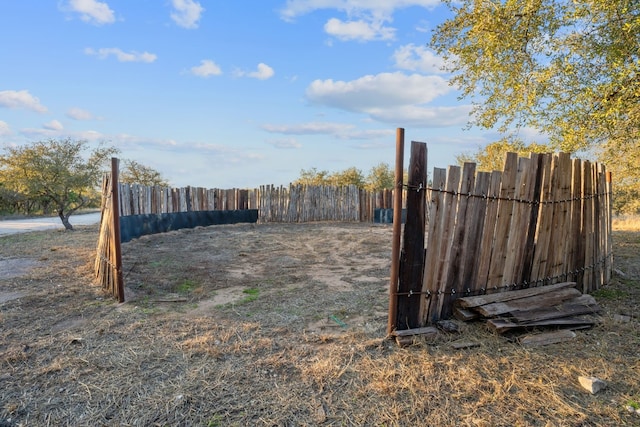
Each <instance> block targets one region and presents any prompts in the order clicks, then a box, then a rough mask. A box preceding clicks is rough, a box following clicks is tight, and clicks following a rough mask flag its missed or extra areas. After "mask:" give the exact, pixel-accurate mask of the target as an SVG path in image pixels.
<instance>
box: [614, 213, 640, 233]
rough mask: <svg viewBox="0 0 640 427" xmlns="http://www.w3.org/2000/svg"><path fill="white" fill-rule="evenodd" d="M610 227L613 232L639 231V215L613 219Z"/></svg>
mask: <svg viewBox="0 0 640 427" xmlns="http://www.w3.org/2000/svg"><path fill="white" fill-rule="evenodd" d="M611 225H612V228H613V230H614V231H640V215H628V216H619V217H614V218H613V221H612V223H611Z"/></svg>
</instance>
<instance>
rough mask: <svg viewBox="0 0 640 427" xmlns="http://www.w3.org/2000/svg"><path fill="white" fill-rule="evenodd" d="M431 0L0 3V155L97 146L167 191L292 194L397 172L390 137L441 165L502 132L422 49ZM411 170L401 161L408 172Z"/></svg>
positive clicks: (437, 16)
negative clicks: (477, 114) (22, 149)
mask: <svg viewBox="0 0 640 427" xmlns="http://www.w3.org/2000/svg"><path fill="white" fill-rule="evenodd" d="M446 13H447V10H446V8H444V7H443V6H441V5H440V3H439V1H437V0H254V1H247V0H244V1H242V0H225V1H223V0H199V1H196V0H103V1H99V0H58V1H56V0H54V1H43V0H20V1H2V2H0V37H1V38H2V40H3V43H2V44H1V45H0V58H1V63H2V66H1V67H0V143H1V144H2V145H4V146H6V145H21V144H25V143H28V142H31V141H37V140H43V139H49V138H66V137H71V138H73V139H86V140H88V141H90V142H91V143H92V144H97V143H98V142H99V141H104V142H106V143H107V144H109V145H113V146H116V147H117V148H119V149H120V150H121V154H120V157H121V158H126V159H132V160H136V161H138V162H140V163H143V164H145V165H148V166H151V167H153V168H155V169H157V170H159V171H160V172H162V174H163V175H164V176H165V177H166V178H167V179H168V180H169V181H170V182H171V184H172V185H174V186H186V185H193V186H204V187H219V188H231V187H240V188H245V187H256V186H259V185H262V184H276V185H281V184H282V185H286V184H288V183H289V182H291V181H292V180H294V179H296V178H297V177H298V176H299V175H300V171H301V169H309V168H312V167H316V168H318V169H319V170H328V171H331V172H333V171H340V170H344V169H346V168H348V167H352V166H355V167H357V168H359V169H361V170H362V171H363V173H364V174H365V175H366V174H367V173H368V171H369V170H370V169H371V167H372V166H374V165H377V164H379V163H381V162H385V163H388V164H389V165H393V164H394V156H395V132H396V128H398V127H403V128H405V130H406V135H405V136H406V152H407V156H408V152H409V143H410V141H411V140H417V141H424V142H427V144H428V151H429V154H428V166H429V169H430V170H431V169H432V168H433V167H434V166H437V167H446V166H447V165H449V164H453V163H455V155H456V154H459V153H461V152H465V151H475V150H476V149H477V148H478V147H480V146H482V145H484V144H486V143H487V142H491V141H492V140H495V139H496V135H495V134H491V133H486V132H480V131H478V130H471V131H468V130H463V128H464V127H465V124H466V122H467V120H468V113H469V110H470V106H469V102H468V101H459V100H458V99H457V96H458V93H457V92H456V91H455V90H454V89H453V88H452V87H450V86H449V85H448V83H447V79H448V75H447V74H444V73H443V72H442V71H440V66H441V65H442V63H441V59H440V58H438V57H437V56H435V55H434V54H433V52H431V51H430V50H429V49H427V47H426V43H427V42H428V40H429V38H430V31H431V29H433V28H434V26H435V25H437V24H438V23H439V22H441V21H442V20H443V19H444V17H446ZM406 162H408V158H407V160H405V164H406Z"/></svg>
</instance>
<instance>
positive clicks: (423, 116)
mask: <svg viewBox="0 0 640 427" xmlns="http://www.w3.org/2000/svg"><path fill="white" fill-rule="evenodd" d="M471 109H472V106H471V105H462V106H456V107H421V106H416V105H408V106H401V107H394V108H374V109H371V110H370V111H368V114H369V115H370V116H371V117H372V118H373V119H374V120H377V121H380V122H384V123H390V124H395V125H397V124H398V123H401V124H402V126H405V127H408V126H411V127H426V128H437V127H447V126H464V125H466V124H467V122H468V121H469V113H471Z"/></svg>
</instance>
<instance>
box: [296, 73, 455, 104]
mask: <svg viewBox="0 0 640 427" xmlns="http://www.w3.org/2000/svg"><path fill="white" fill-rule="evenodd" d="M450 90H451V88H450V87H449V85H448V84H447V81H446V80H445V79H443V78H442V77H440V76H423V75H420V74H412V75H406V74H404V73H401V72H396V73H381V74H377V75H368V76H364V77H361V78H359V79H357V80H352V81H348V82H346V81H334V80H331V79H329V80H315V81H313V82H312V83H311V85H309V87H307V90H306V96H307V98H308V99H309V100H310V101H311V102H313V103H317V104H322V105H327V106H330V107H335V108H340V109H343V110H347V111H352V112H358V113H366V112H368V111H371V110H372V109H374V108H391V107H396V106H402V105H414V104H424V103H427V102H429V101H432V100H433V99H435V98H437V97H438V96H441V95H444V94H446V93H447V92H449V91H450Z"/></svg>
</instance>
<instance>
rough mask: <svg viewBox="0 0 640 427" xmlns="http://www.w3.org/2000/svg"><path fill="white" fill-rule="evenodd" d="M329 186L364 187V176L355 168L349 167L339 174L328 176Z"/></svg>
mask: <svg viewBox="0 0 640 427" xmlns="http://www.w3.org/2000/svg"><path fill="white" fill-rule="evenodd" d="M329 184H330V185H337V186H345V185H355V186H356V187H358V188H362V187H364V175H362V171H361V170H360V169H358V168H356V167H350V168H347V169H345V170H343V171H340V172H334V173H332V174H331V175H330V176H329Z"/></svg>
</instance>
